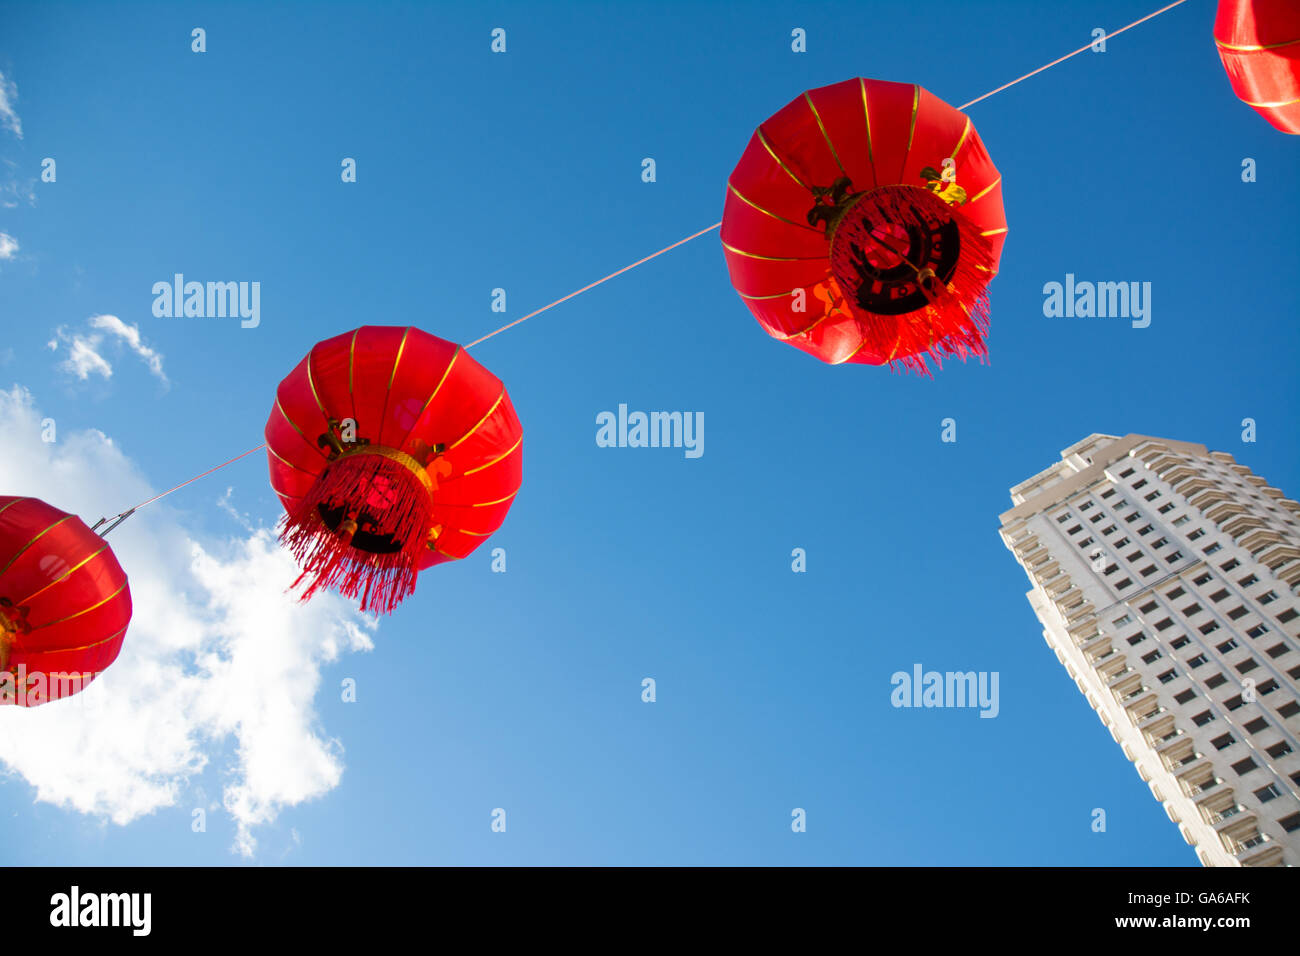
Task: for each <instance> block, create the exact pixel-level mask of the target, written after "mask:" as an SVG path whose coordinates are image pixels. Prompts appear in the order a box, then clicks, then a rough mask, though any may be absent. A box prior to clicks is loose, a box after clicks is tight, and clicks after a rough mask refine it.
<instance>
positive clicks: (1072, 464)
mask: <svg viewBox="0 0 1300 956" xmlns="http://www.w3.org/2000/svg"><path fill="white" fill-rule="evenodd" d="M1147 442H1159V443H1160V444H1162V445H1168V446H1169V447H1170V448H1171V449H1172V450H1174V451H1176V452H1181V453H1182V454H1186V455H1196V456H1207V455H1209V454H1211V453H1210V452H1209V450H1208V449H1207V448H1206V447H1205V446H1204V445H1201V444H1197V443H1196V442H1185V441H1179V440H1177V439H1173V438H1158V437H1156V436H1154V435H1140V434H1137V433H1134V432H1130V433H1129V434H1127V435H1125V436H1124V437H1122V438H1121V437H1119V436H1116V435H1107V434H1104V433H1102V432H1094V433H1092V434H1091V435H1089V436H1088V437H1087V438H1084V439H1083V440H1081V441H1077V442H1075V443H1074V444H1073V445H1070V446H1069V447H1067V448H1065V449H1064V450H1062V452H1061V460H1060V461H1058V462H1055V463H1054V464H1053V465H1052V466H1051V467H1049V468H1046V469H1044V470H1043V471H1040V472H1039V473H1038V474H1036V475H1034V476H1033V477H1032V478H1029V479H1026V480H1025V481H1022V482H1020V483H1019V484H1017V485H1015V486H1014V487H1012V488H1011V492H1010V493H1011V501H1012V503H1013V505H1014V507H1012V508H1011V509H1010V510H1008V511H1004V512H1002V514H1001V515H999V516H998V517H999V520H1000V521H1001V523H1002V525H1003V526H1005V525H1007V524H1009V523H1011V522H1013V521H1016V520H1018V519H1020V518H1025V517H1028V516H1029V515H1032V514H1036V513H1037V512H1039V511H1041V510H1042V509H1043V507H1046V505H1045V504H1040V503H1039V499H1042V493H1043V492H1045V491H1047V490H1049V489H1051V490H1053V492H1054V494H1052V495H1051V496H1050V497H1049V498H1047V499H1042V500H1043V501H1053V502H1054V501H1059V500H1062V499H1063V498H1067V497H1069V496H1070V495H1072V494H1074V493H1075V492H1076V491H1078V490H1080V489H1081V488H1085V487H1087V486H1088V485H1090V484H1092V483H1093V482H1094V481H1096V480H1097V478H1098V477H1100V476H1101V474H1102V472H1104V471H1105V469H1106V468H1107V466H1109V465H1111V464H1114V463H1115V462H1117V461H1119V460H1120V459H1121V458H1127V457H1129V455H1130V454H1131V453H1132V452H1133V450H1134V449H1136V448H1138V447H1140V446H1141V445H1143V444H1145V443H1147ZM1215 454H1220V453H1215ZM1089 455H1090V457H1089Z"/></svg>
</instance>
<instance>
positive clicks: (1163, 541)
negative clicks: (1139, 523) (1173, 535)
mask: <svg viewBox="0 0 1300 956" xmlns="http://www.w3.org/2000/svg"><path fill="white" fill-rule="evenodd" d="M1168 543H1169V539H1168V538H1156V539H1155V540H1154V541H1152V542H1151V547H1153V548H1163V547H1164V546H1165V545H1167V544H1168Z"/></svg>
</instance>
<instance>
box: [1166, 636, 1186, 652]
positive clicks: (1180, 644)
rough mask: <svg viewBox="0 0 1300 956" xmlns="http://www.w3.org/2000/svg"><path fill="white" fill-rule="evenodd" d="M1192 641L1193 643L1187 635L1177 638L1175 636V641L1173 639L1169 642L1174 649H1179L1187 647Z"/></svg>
mask: <svg viewBox="0 0 1300 956" xmlns="http://www.w3.org/2000/svg"><path fill="white" fill-rule="evenodd" d="M1190 643H1191V641H1190V640H1188V639H1187V638H1186V637H1177V638H1175V639H1174V640H1173V641H1171V642H1170V643H1169V646H1170V647H1172V648H1173V649H1174V650H1176V651H1177V650H1181V649H1182V648H1184V647H1186V646H1187V645H1188V644H1190Z"/></svg>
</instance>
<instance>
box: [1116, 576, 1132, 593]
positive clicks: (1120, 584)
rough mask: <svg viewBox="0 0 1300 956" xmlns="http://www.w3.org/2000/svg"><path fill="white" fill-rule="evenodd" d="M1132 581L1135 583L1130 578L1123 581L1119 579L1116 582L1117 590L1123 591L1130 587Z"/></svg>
mask: <svg viewBox="0 0 1300 956" xmlns="http://www.w3.org/2000/svg"><path fill="white" fill-rule="evenodd" d="M1132 583H1133V582H1132V581H1131V580H1129V579H1128V578H1125V579H1124V580H1123V581H1118V582H1116V584H1115V590H1117V591H1123V590H1124V589H1125V588H1126V587H1129V586H1130V585H1132Z"/></svg>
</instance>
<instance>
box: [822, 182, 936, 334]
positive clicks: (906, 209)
mask: <svg viewBox="0 0 1300 956" xmlns="http://www.w3.org/2000/svg"><path fill="white" fill-rule="evenodd" d="M954 216H955V213H954V212H953V211H952V209H951V207H950V206H949V205H948V204H947V203H945V202H944V201H943V199H942V198H941V197H939V196H936V195H935V194H934V192H932V191H931V190H929V189H925V188H923V187H921V186H908V185H902V184H896V185H888V186H880V187H877V188H876V189H872V190H869V191H867V192H864V193H860V194H858V195H856V196H854V197H852V198H851V200H850V201H849V202H848V203H847V205H846V206H845V208H844V210H843V211H842V212H841V213H840V214H839V216H838V218H837V219H836V220H835V223H834V226H833V229H832V231H831V237H830V265H831V272H832V274H833V275H834V276H835V281H836V282H837V283H838V284H839V287H840V288H841V289H842V290H843V291H844V293H845V296H846V298H848V300H849V301H850V302H851V303H853V304H854V305H856V306H857V307H858V308H860V309H863V310H865V311H867V312H870V313H874V314H876V315H903V314H905V313H908V312H914V311H916V310H918V309H923V308H925V306H926V305H927V304H929V302H930V299H931V296H932V294H933V292H934V286H935V285H936V284H938V285H940V286H942V285H943V284H946V283H947V282H948V281H950V280H951V279H952V276H953V274H954V273H955V272H956V271H957V265H958V260H959V258H960V254H961V229H960V227H959V226H958V224H957V221H956V219H955V218H954Z"/></svg>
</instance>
